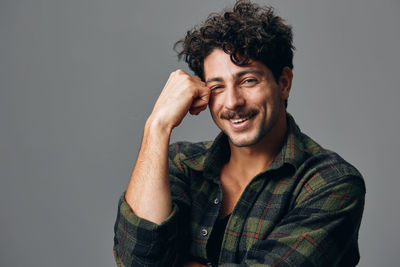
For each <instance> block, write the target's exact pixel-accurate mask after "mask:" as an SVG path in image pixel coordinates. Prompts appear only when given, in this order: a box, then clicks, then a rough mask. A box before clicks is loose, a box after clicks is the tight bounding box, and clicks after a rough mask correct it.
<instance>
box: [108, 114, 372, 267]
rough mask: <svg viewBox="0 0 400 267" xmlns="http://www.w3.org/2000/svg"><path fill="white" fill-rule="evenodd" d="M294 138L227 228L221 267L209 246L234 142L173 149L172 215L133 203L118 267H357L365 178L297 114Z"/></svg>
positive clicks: (123, 210) (118, 243) (122, 216)
mask: <svg viewBox="0 0 400 267" xmlns="http://www.w3.org/2000/svg"><path fill="white" fill-rule="evenodd" d="M287 118H288V132H287V134H286V136H285V141H284V143H283V146H282V148H281V151H280V152H279V154H278V156H277V157H276V158H275V160H274V161H273V162H272V163H271V164H270V165H269V167H268V168H267V169H266V170H265V171H264V172H262V173H260V174H259V175H257V176H256V177H254V178H253V180H252V181H251V182H250V183H249V185H248V186H247V187H246V189H245V190H244V192H243V194H242V195H241V197H240V199H239V201H238V203H237V204H236V206H235V208H234V210H233V212H232V214H231V216H230V219H229V221H228V224H227V227H226V230H225V234H224V238H223V241H222V246H221V253H220V258H219V262H218V263H212V262H209V261H208V259H207V252H206V251H207V250H206V247H207V241H208V239H209V236H210V234H211V232H212V229H213V225H214V223H215V222H216V220H217V218H218V214H219V211H220V208H221V204H222V203H221V202H222V201H221V200H222V190H221V184H220V182H219V171H220V168H221V165H222V164H224V163H225V162H226V161H227V160H228V159H229V146H228V142H227V137H226V136H225V135H224V134H220V135H219V136H218V137H217V138H216V140H215V141H214V142H202V143H196V144H193V143H188V142H180V143H176V144H173V145H171V146H170V151H169V156H170V164H169V168H170V179H171V191H172V196H173V212H172V213H171V215H170V216H169V218H168V219H167V220H166V221H165V222H163V223H162V224H161V225H156V224H154V223H151V222H149V221H146V220H144V219H141V218H139V217H137V216H136V215H135V214H134V213H133V212H132V210H131V209H130V208H129V206H128V204H127V203H126V202H125V198H124V195H123V196H122V197H121V199H120V202H119V210H118V216H117V220H116V223H115V229H114V230H115V237H114V256H115V259H116V262H117V265H118V266H124V267H127V266H182V264H183V262H185V261H188V260H195V261H199V262H202V263H203V264H208V265H209V266H217V265H218V266H224V267H237V266H355V265H356V264H357V263H358V261H359V251H358V242H357V241H358V230H359V226H360V222H361V216H362V213H363V208H364V196H365V184H364V181H363V178H362V176H361V174H360V173H359V172H358V171H357V170H356V169H355V168H354V167H353V166H352V165H350V164H349V163H347V162H346V161H344V160H343V159H342V158H341V157H340V156H339V155H337V154H335V153H333V152H331V151H329V150H326V149H324V148H322V147H321V146H320V145H318V144H317V143H316V142H314V141H313V140H311V139H310V138H309V137H308V136H306V135H305V134H303V133H301V132H300V129H299V128H298V126H297V125H296V123H295V122H294V120H293V118H292V117H291V116H290V115H289V114H288V115H287Z"/></svg>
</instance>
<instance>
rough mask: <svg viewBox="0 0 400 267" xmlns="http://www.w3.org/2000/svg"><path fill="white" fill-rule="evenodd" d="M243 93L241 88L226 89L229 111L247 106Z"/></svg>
mask: <svg viewBox="0 0 400 267" xmlns="http://www.w3.org/2000/svg"><path fill="white" fill-rule="evenodd" d="M245 102H246V101H245V99H244V97H243V94H242V91H241V90H240V88H239V87H236V86H228V87H227V88H226V97H225V107H226V108H227V109H231V110H235V109H237V108H239V107H242V106H243V105H244V104H245Z"/></svg>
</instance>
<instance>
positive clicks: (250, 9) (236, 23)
mask: <svg viewBox="0 0 400 267" xmlns="http://www.w3.org/2000/svg"><path fill="white" fill-rule="evenodd" d="M178 47H179V48H180V49H178ZM214 48H220V49H222V50H223V51H225V53H227V54H230V57H231V60H232V62H233V63H235V64H236V65H238V66H243V65H246V64H248V63H249V60H250V59H251V60H255V61H260V62H262V63H263V64H264V65H265V66H267V67H268V68H269V69H270V70H271V72H272V74H273V76H274V78H275V81H276V82H278V80H279V77H280V76H281V74H282V69H283V68H284V67H286V66H287V67H289V68H291V69H293V51H294V49H295V47H294V46H293V34H292V28H291V26H289V25H286V24H284V20H283V19H282V18H280V17H279V16H277V15H275V14H274V10H273V8H272V7H270V6H266V7H260V6H259V5H257V4H255V3H251V2H250V1H242V0H239V1H237V2H236V4H235V5H234V7H233V9H232V10H226V11H224V12H222V13H212V14H210V15H209V17H208V18H207V19H206V21H205V22H204V23H203V24H202V25H200V26H197V27H195V28H193V29H192V30H190V31H188V32H187V34H186V37H185V38H184V39H182V40H179V41H178V42H176V43H175V45H174V49H175V51H177V53H178V58H179V59H181V58H182V57H184V60H185V61H186V62H187V63H188V65H189V67H190V69H191V70H192V71H193V72H194V73H195V75H197V76H199V77H200V78H201V79H202V80H204V70H203V61H204V58H205V57H207V56H208V55H209V54H210V53H211V52H212V50H213V49H214ZM179 50H180V51H179Z"/></svg>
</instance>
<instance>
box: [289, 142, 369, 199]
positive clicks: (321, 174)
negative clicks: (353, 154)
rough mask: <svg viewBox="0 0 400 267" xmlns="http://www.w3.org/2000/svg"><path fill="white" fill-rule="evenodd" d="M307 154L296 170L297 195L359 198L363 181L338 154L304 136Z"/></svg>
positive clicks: (354, 169)
mask: <svg viewBox="0 0 400 267" xmlns="http://www.w3.org/2000/svg"><path fill="white" fill-rule="evenodd" d="M305 140H306V142H305V150H306V151H307V155H306V157H305V159H304V161H303V163H302V164H301V165H300V166H299V167H298V169H297V171H296V177H297V178H298V179H299V181H298V185H299V186H300V188H299V191H298V192H299V193H300V195H299V199H298V200H300V199H303V200H304V199H308V198H309V197H311V196H322V195H324V194H330V195H331V196H333V195H335V196H336V197H338V198H340V197H344V196H346V198H348V197H351V198H353V199H359V200H362V199H363V198H364V195H365V182H364V179H363V177H362V175H361V173H360V172H359V171H358V170H357V168H355V167H354V166H353V165H352V164H350V163H349V162H347V161H346V160H345V159H343V158H342V157H341V156H340V155H339V154H337V153H336V152H333V151H331V150H328V149H325V148H323V147H321V146H320V145H318V144H317V143H316V142H315V141H313V140H312V139H311V138H309V137H306V138H305Z"/></svg>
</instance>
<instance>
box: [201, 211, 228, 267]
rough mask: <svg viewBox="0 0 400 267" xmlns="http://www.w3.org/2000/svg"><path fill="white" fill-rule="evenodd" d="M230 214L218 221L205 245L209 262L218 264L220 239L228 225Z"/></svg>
mask: <svg viewBox="0 0 400 267" xmlns="http://www.w3.org/2000/svg"><path fill="white" fill-rule="evenodd" d="M229 217H230V214H229V215H228V216H226V217H224V218H222V219H218V220H217V222H216V223H215V225H214V228H213V230H212V232H211V236H210V239H209V240H208V244H207V255H208V258H209V260H211V261H213V262H214V263H218V259H219V254H220V251H221V245H222V239H223V237H224V233H225V228H226V225H227V224H228V220H229Z"/></svg>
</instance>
